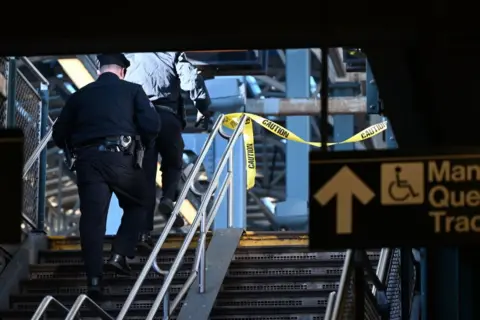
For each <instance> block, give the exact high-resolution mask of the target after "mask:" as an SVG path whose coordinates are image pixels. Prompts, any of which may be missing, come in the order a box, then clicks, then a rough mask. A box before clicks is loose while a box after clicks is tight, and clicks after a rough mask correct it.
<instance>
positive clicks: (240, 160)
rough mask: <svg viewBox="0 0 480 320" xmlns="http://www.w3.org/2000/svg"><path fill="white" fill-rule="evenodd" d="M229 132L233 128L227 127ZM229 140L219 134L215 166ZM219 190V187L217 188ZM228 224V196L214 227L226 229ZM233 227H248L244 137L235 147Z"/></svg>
mask: <svg viewBox="0 0 480 320" xmlns="http://www.w3.org/2000/svg"><path fill="white" fill-rule="evenodd" d="M225 131H226V132H227V133H228V134H230V135H231V134H232V131H231V130H228V129H225ZM227 143H228V141H227V140H225V139H224V138H222V137H220V136H217V137H216V138H215V142H214V148H215V149H214V150H215V153H214V158H215V167H216V166H218V163H219V162H220V158H221V156H222V154H223V151H224V150H225V147H226V146H227ZM226 172H227V170H226V169H225V170H224V171H223V173H222V176H221V177H220V181H223V180H224V179H225V177H226ZM217 190H218V189H217ZM227 227H228V224H227V197H225V198H224V200H223V201H222V204H221V205H220V208H219V209H218V213H217V217H216V218H215V221H214V223H213V229H225V228H227ZM232 227H233V228H243V229H246V228H247V170H246V163H245V149H244V146H243V137H240V138H239V139H238V140H237V143H236V144H235V146H234V147H233V225H232Z"/></svg>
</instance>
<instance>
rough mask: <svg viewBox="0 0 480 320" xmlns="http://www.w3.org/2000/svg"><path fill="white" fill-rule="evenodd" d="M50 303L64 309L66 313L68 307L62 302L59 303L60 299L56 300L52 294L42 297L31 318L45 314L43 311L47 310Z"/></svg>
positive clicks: (37, 317) (40, 317)
mask: <svg viewBox="0 0 480 320" xmlns="http://www.w3.org/2000/svg"><path fill="white" fill-rule="evenodd" d="M52 303H53V304H55V305H56V306H57V307H58V308H60V309H62V310H63V311H65V314H68V308H67V307H65V305H64V304H63V303H61V302H60V301H58V300H57V299H55V298H54V297H52V296H45V298H43V300H42V302H40V305H39V306H38V308H37V310H35V313H34V314H33V316H32V318H31V320H40V319H42V317H43V315H44V314H45V312H47V309H48V307H49V306H50V305H51V304H52ZM77 318H78V317H77ZM74 319H75V318H74Z"/></svg>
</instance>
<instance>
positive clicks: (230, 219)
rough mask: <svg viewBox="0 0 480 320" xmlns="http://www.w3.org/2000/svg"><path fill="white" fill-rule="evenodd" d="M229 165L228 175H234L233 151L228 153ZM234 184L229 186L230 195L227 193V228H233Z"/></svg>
mask: <svg viewBox="0 0 480 320" xmlns="http://www.w3.org/2000/svg"><path fill="white" fill-rule="evenodd" d="M227 156H228V165H227V173H231V174H232V175H233V151H230V152H229V153H228V155H227ZM233 185H234V183H233V182H230V184H229V186H228V193H227V227H228V228H232V227H233V197H234V194H233Z"/></svg>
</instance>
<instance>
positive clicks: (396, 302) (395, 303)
mask: <svg viewBox="0 0 480 320" xmlns="http://www.w3.org/2000/svg"><path fill="white" fill-rule="evenodd" d="M400 262H401V250H400V249H394V250H393V255H392V260H391V261H390V267H389V269H388V274H387V299H388V302H389V303H390V320H400V319H401V318H402V300H401V299H402V291H401V278H400ZM409 268H410V269H411V274H412V279H410V288H411V298H413V294H414V292H413V290H414V284H415V279H416V275H415V270H414V266H413V264H411V265H410V266H409Z"/></svg>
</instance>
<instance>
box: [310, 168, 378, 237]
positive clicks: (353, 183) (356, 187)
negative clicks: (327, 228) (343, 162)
mask: <svg viewBox="0 0 480 320" xmlns="http://www.w3.org/2000/svg"><path fill="white" fill-rule="evenodd" d="M334 197H336V198H337V206H336V207H337V209H336V225H337V229H336V232H337V234H351V233H352V230H353V198H354V197H355V198H357V199H358V201H360V202H361V203H362V204H363V205H366V204H367V203H369V202H370V201H371V200H372V199H373V198H374V197H375V193H373V191H372V190H371V189H370V188H369V187H368V185H366V184H365V182H363V181H362V179H360V178H359V177H358V176H357V175H356V174H355V173H354V172H353V171H352V170H350V168H349V167H348V166H344V167H342V169H340V171H338V172H337V173H336V174H335V175H334V176H333V178H332V179H330V180H329V181H328V182H327V183H325V184H324V185H323V187H322V188H321V189H320V190H318V191H317V193H315V195H314V198H315V200H317V201H318V203H320V204H321V205H322V206H325V205H326V204H327V203H329V202H330V200H332V199H333V198H334Z"/></svg>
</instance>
